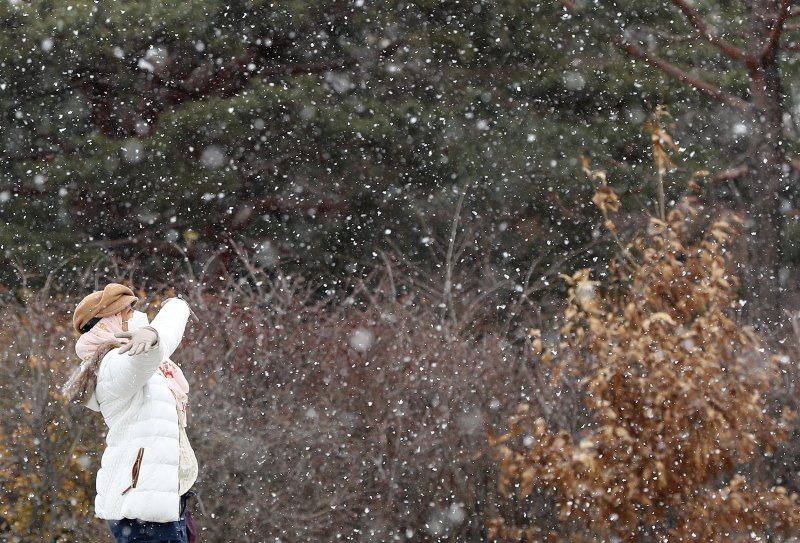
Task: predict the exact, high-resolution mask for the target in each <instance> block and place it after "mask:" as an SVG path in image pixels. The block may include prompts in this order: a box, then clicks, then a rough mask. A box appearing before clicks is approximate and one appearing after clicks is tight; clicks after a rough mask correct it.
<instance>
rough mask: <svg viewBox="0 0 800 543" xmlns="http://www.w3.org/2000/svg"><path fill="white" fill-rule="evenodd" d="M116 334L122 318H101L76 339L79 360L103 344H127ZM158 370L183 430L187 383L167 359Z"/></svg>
mask: <svg viewBox="0 0 800 543" xmlns="http://www.w3.org/2000/svg"><path fill="white" fill-rule="evenodd" d="M118 332H122V317H121V316H120V315H119V313H117V314H116V315H112V316H110V317H103V318H102V319H100V321H99V322H98V323H97V324H95V325H94V326H93V327H92V329H91V330H89V331H88V332H86V333H85V334H82V335H81V337H80V338H78V342H77V343H76V344H75V352H76V353H77V354H78V356H79V357H80V358H81V360H86V359H87V358H89V357H91V356H92V355H93V354H94V352H95V351H96V350H97V349H98V347H100V346H101V345H103V344H104V343H108V342H109V341H115V342H117V343H127V340H125V339H120V338H118V337H114V334H116V333H118ZM158 369H159V371H160V372H161V375H163V376H164V377H165V378H166V379H167V386H168V387H169V390H170V392H172V396H173V397H174V398H175V404H176V406H177V409H178V422H180V425H181V426H183V427H184V428H185V427H186V408H187V406H188V404H189V383H188V382H187V381H186V377H185V376H184V375H183V372H182V371H181V368H180V367H179V366H178V365H177V364H176V363H175V362H173V361H172V360H170V359H169V358H165V359H164V361H163V362H161V365H160V366H159V367H158Z"/></svg>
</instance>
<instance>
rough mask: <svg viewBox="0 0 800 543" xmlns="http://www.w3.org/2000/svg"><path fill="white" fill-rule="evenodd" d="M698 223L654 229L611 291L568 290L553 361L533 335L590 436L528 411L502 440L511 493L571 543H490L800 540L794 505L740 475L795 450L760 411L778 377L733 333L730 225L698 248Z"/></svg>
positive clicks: (602, 285)
mask: <svg viewBox="0 0 800 543" xmlns="http://www.w3.org/2000/svg"><path fill="white" fill-rule="evenodd" d="M603 189H604V191H605V193H607V192H608V191H610V190H611V189H609V188H608V187H607V186H605V185H604V187H603ZM603 201H609V196H608V195H607V194H604V196H603ZM604 215H605V214H604ZM698 220H699V217H698V213H697V211H696V209H695V207H694V205H693V201H692V200H691V199H687V200H684V201H683V202H682V203H681V204H680V205H679V206H678V208H676V209H674V210H672V211H670V212H669V214H668V215H667V216H666V220H660V219H657V218H652V219H650V222H649V226H648V228H647V232H646V233H643V234H642V235H640V236H638V237H636V238H635V239H634V240H633V241H632V242H631V244H630V245H629V246H628V247H627V250H626V251H624V255H625V256H624V258H623V257H621V258H619V259H616V260H614V261H612V262H611V263H610V264H609V266H608V270H607V275H606V277H605V278H604V279H603V281H602V282H600V281H593V280H592V279H591V277H590V273H589V271H588V270H581V271H579V272H577V273H575V274H574V275H572V276H571V277H566V276H565V279H566V281H567V283H568V284H569V300H568V306H567V309H566V311H565V314H564V321H563V322H564V325H563V327H562V328H561V330H560V337H561V341H560V345H559V348H558V349H553V350H548V349H546V348H545V347H544V346H543V344H542V341H541V339H540V338H539V337H538V331H534V333H533V334H532V336H533V347H534V350H535V351H537V353H539V354H540V357H539V361H538V362H537V363H541V364H549V365H550V370H551V371H552V375H553V379H554V380H555V381H556V382H558V381H559V380H561V379H564V378H568V379H573V380H575V381H576V382H577V383H579V385H580V387H581V390H582V393H583V394H582V396H583V398H584V401H585V405H586V408H587V409H588V411H589V413H590V414H591V423H590V424H588V425H585V426H584V427H583V428H582V429H580V430H578V431H577V432H574V431H573V432H568V431H566V430H560V431H556V430H554V429H552V428H550V427H548V424H547V423H546V421H545V420H544V419H543V418H541V417H537V416H535V415H534V414H532V410H531V409H530V408H529V407H528V406H527V405H523V406H522V407H520V409H519V411H518V413H517V414H516V416H514V417H512V418H511V419H510V420H509V431H508V433H506V434H504V435H501V436H497V437H494V436H493V437H492V441H493V445H494V447H495V450H496V452H497V454H498V459H499V474H500V475H499V477H500V480H499V486H500V490H501V492H502V493H503V494H504V495H506V496H509V497H512V494H515V495H514V496H513V499H514V500H517V503H520V504H524V503H525V498H527V497H528V496H530V495H531V494H532V493H534V492H539V491H541V489H547V490H548V492H550V494H549V495H550V496H553V498H552V499H553V500H555V502H556V503H555V504H554V506H555V507H556V509H557V511H558V513H559V515H558V517H559V521H560V522H561V526H562V527H563V530H560V529H559V528H558V527H553V526H552V525H550V526H544V525H537V524H536V523H535V522H533V521H531V522H527V523H525V525H524V526H510V525H509V524H511V523H510V522H507V521H506V519H504V518H500V517H498V518H496V519H495V520H494V521H493V522H492V523H491V524H490V526H489V535H490V538H492V539H496V540H507V541H558V540H570V541H574V540H577V539H582V538H585V539H589V540H592V539H594V540H597V539H600V540H605V538H608V537H616V538H619V539H620V540H622V541H683V540H690V539H692V540H693V539H695V538H697V540H705V541H731V540H735V539H736V538H737V537H738V536H739V535H746V534H748V535H749V534H751V533H757V534H764V533H766V534H770V535H775V534H779V533H787V532H790V531H791V530H793V529H797V527H798V526H800V510H798V504H797V497H796V496H794V495H789V494H788V493H787V491H786V490H785V489H783V488H781V487H773V488H761V487H758V486H757V485H751V484H748V481H747V480H746V478H745V476H744V475H743V474H742V473H740V472H739V471H740V470H739V468H740V467H741V466H742V465H743V464H745V463H747V462H748V461H750V460H752V459H753V458H754V457H755V456H756V455H757V454H760V453H762V452H764V451H769V450H772V449H773V448H774V447H775V446H776V444H777V443H778V442H779V441H780V440H783V439H785V437H786V436H785V430H784V426H785V425H784V422H783V419H782V417H777V418H776V417H773V416H770V415H769V413H768V411H767V409H766V405H765V400H764V398H765V393H766V392H767V390H768V388H769V386H770V383H769V381H770V378H771V376H773V375H775V374H776V371H777V370H776V368H775V367H774V363H775V362H774V361H773V360H771V359H769V358H768V357H766V356H759V352H758V349H759V347H758V338H757V337H756V335H755V334H754V333H753V332H752V331H751V330H750V329H749V328H748V327H743V326H739V325H737V323H736V322H734V320H733V319H732V310H733V308H734V305H735V304H737V303H738V299H737V296H736V288H737V286H738V280H737V278H736V277H735V275H734V274H733V273H732V272H731V265H730V261H729V257H728V253H727V252H726V244H727V243H728V242H729V240H731V238H732V237H733V236H734V235H735V227H734V224H735V220H736V219H735V217H730V218H729V219H728V220H719V221H717V222H714V223H713V224H710V225H708V226H707V228H705V233H703V234H702V235H700V236H697V234H695V233H694V232H695V231H696V229H697V222H698ZM555 352H557V354H554V353H555ZM554 386H555V385H554ZM526 518H528V519H535V518H536V514H535V513H534V514H530V515H528V516H527V517H526ZM575 526H579V527H581V529H579V530H577V531H576V529H575ZM568 532H569V535H568ZM581 532H582V533H583V534H589V535H585V536H582V535H580V533H581ZM576 534H578V535H576Z"/></svg>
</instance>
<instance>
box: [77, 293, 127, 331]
mask: <svg viewBox="0 0 800 543" xmlns="http://www.w3.org/2000/svg"><path fill="white" fill-rule="evenodd" d="M138 301H139V298H137V297H136V296H135V295H134V294H133V291H132V290H131V289H129V288H128V287H126V286H125V285H120V284H119V283H109V284H108V285H106V288H104V289H103V290H98V291H97V292H92V293H91V294H89V295H88V296H87V297H85V298H84V299H83V300H81V303H79V304H78V307H76V308H75V313H74V314H73V315H72V325H73V326H74V327H75V331H76V332H78V333H81V328H83V327H84V326H86V324H87V323H88V322H89V321H90V320H92V319H93V318H95V317H100V318H102V317H109V316H111V315H116V314H117V313H119V312H120V311H122V310H123V309H125V308H126V307H128V306H129V305H131V304H135V303H136V302H138Z"/></svg>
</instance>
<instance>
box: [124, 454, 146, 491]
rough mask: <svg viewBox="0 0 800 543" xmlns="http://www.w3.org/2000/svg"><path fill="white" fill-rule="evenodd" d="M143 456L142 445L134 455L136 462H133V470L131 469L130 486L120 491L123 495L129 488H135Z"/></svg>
mask: <svg viewBox="0 0 800 543" xmlns="http://www.w3.org/2000/svg"><path fill="white" fill-rule="evenodd" d="M143 456H144V447H140V448H139V453H138V454H137V455H136V462H134V463H133V470H131V486H129V487H128V488H126V489H125V490H123V491H122V495H123V496H124V495H125V494H127V493H128V492H129V491H130V490H132V489H134V488H136V484H137V483H138V482H139V470H140V469H141V467H142V457H143Z"/></svg>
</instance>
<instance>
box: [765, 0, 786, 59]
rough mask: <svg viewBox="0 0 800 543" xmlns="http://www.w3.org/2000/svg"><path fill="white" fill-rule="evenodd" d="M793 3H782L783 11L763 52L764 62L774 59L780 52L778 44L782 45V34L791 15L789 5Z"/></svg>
mask: <svg viewBox="0 0 800 543" xmlns="http://www.w3.org/2000/svg"><path fill="white" fill-rule="evenodd" d="M791 3H792V0H782V1H781V10H780V12H779V13H778V18H777V19H776V20H775V25H774V26H773V27H772V30H771V31H770V34H769V39H767V43H765V44H764V48H763V49H762V50H761V58H762V59H763V60H770V59H772V58H773V57H774V56H775V54H776V53H777V51H778V44H779V43H780V39H781V34H782V33H783V25H784V23H785V22H786V17H788V15H789V5H790V4H791Z"/></svg>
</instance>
